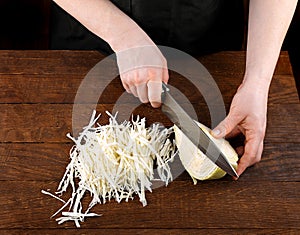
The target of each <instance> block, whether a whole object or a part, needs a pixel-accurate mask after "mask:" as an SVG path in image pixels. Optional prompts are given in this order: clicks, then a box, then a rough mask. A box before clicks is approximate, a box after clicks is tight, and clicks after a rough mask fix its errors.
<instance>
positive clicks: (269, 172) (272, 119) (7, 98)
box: [0, 51, 300, 234]
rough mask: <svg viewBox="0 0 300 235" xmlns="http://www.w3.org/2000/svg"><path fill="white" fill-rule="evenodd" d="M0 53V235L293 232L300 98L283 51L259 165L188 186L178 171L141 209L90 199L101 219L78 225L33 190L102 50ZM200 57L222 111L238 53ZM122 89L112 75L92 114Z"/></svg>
mask: <svg viewBox="0 0 300 235" xmlns="http://www.w3.org/2000/svg"><path fill="white" fill-rule="evenodd" d="M0 58H1V64H0V89H1V93H0V120H1V122H0V123H1V124H0V125H1V131H0V190H1V193H0V208H1V209H2V213H1V214H0V234H74V233H77V232H78V233H82V234H101V233H102V234H115V233H116V234H158V233H164V234H299V231H300V158H299V156H300V145H299V144H300V137H299V131H300V127H299V123H300V122H299V121H300V105H299V99H298V96H297V93H296V88H295V83H294V79H293V76H292V72H291V67H290V64H289V59H288V55H287V53H285V52H283V53H282V54H281V56H280V60H279V63H278V66H277V68H276V72H275V75H274V79H273V82H272V85H271V88H270V97H269V109H268V110H269V111H268V126H267V133H266V138H265V148H264V152H263V158H262V161H261V162H260V163H259V164H257V165H256V166H254V167H251V168H249V169H248V170H247V171H246V172H245V173H244V174H243V175H242V177H241V178H240V179H239V180H238V181H233V180H232V179H231V178H230V177H228V176H226V177H225V178H223V179H221V180H216V181H207V182H199V183H198V184H197V185H193V183H192V181H191V179H190V177H189V176H188V174H187V173H186V172H184V173H183V174H181V175H180V176H179V177H178V178H177V179H176V180H175V181H174V182H172V183H171V184H170V185H169V186H168V187H162V188H158V189H155V190H154V191H153V193H148V192H147V194H146V197H147V199H148V206H146V207H142V205H141V204H140V202H139V201H138V200H133V201H130V202H128V203H125V202H122V203H121V204H118V203H116V202H110V203H107V204H105V205H97V206H96V207H95V208H94V209H93V212H96V213H100V214H103V216H101V217H98V218H89V219H87V220H86V221H85V222H84V223H82V224H81V225H82V228H81V229H80V230H78V229H75V226H74V224H73V223H65V224H63V225H57V223H56V222H55V220H54V219H50V216H51V215H52V214H53V213H54V212H55V211H56V210H57V209H58V208H60V206H61V203H60V202H59V201H57V200H55V199H53V198H51V197H49V196H46V195H43V194H41V190H42V189H51V191H52V192H54V191H55V190H56V188H57V186H58V183H59V181H60V179H61V177H62V175H63V173H64V171H65V167H66V165H67V164H68V161H69V156H68V152H69V150H70V148H71V146H72V143H71V141H70V140H69V139H68V138H66V133H68V132H72V108H73V102H74V98H75V95H76V92H77V89H78V87H79V85H80V83H81V81H82V79H83V78H84V77H85V75H86V74H87V72H88V71H89V70H90V69H91V68H92V67H93V66H94V65H95V64H97V62H99V61H100V60H101V59H102V58H103V57H102V56H101V55H100V54H99V53H98V52H79V51H77V52H76V51H1V52H0ZM199 59H200V61H201V62H202V63H203V64H204V65H205V66H206V68H207V69H208V70H209V71H210V73H211V74H212V75H213V77H214V78H215V80H216V82H217V84H218V85H219V88H220V91H221V92H222V94H223V98H224V101H225V104H226V108H228V107H229V104H230V100H231V98H232V96H233V94H234V91H235V90H236V89H237V87H238V85H239V84H240V82H241V80H242V78H243V71H244V60H245V54H244V53H243V52H224V53H218V54H214V55H210V56H205V57H202V58H199ZM107 69H108V70H109V69H112V70H113V69H115V68H107ZM171 77H172V79H171V81H170V83H171V84H172V85H174V86H177V87H178V89H181V90H182V92H183V93H184V94H186V95H187V96H188V97H189V98H190V100H191V103H193V104H194V107H195V108H196V110H197V114H198V116H199V118H200V117H201V118H200V120H201V121H202V122H204V123H206V124H209V123H210V121H209V120H210V118H209V113H208V110H207V108H206V106H205V103H204V101H203V99H202V98H201V97H199V96H198V95H197V92H193V90H191V89H193V87H191V86H190V84H188V83H187V82H186V81H184V79H183V78H182V77H181V76H180V75H178V74H176V73H171ZM184 82H186V83H184ZM182 84H185V85H184V86H183V85H182ZM122 92H123V89H122V86H121V84H120V81H119V80H118V79H117V78H116V79H114V80H113V81H112V82H111V83H110V85H109V86H108V87H107V89H105V91H104V92H103V94H102V96H101V98H100V100H99V104H98V105H97V111H98V112H101V113H104V111H105V110H110V111H111V110H112V109H113V106H114V102H115V101H116V100H117V98H118V97H119V96H120V95H121V94H122ZM88 95H89V94H87V97H88ZM123 103H124V105H125V107H127V106H128V107H129V108H130V107H131V106H132V105H134V104H136V99H135V98H132V97H130V96H126V97H125V98H124V100H123ZM82 105H84V104H82ZM126 105H127V106H126ZM200 110H201V112H200ZM134 113H135V114H140V115H142V116H146V118H147V120H148V123H153V122H156V121H160V122H162V123H163V124H165V125H171V123H170V122H169V121H168V120H167V119H166V118H164V117H163V115H162V114H161V112H160V110H153V109H152V108H150V107H149V105H139V107H137V108H136V109H135V110H134ZM73 118H74V117H73ZM106 118H107V116H105V115H103V117H102V119H101V120H100V122H104V123H105V122H106ZM124 118H125V116H124ZM234 141H235V140H233V142H232V143H233V144H234ZM237 142H238V140H237ZM86 199H87V201H89V198H88V196H87V198H86Z"/></svg>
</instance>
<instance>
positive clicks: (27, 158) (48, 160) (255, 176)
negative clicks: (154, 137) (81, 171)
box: [0, 143, 300, 182]
mask: <svg viewBox="0 0 300 235" xmlns="http://www.w3.org/2000/svg"><path fill="white" fill-rule="evenodd" d="M72 145H73V144H72V143H66V144H62V143H39V144H37V143H30V144H29V143H26V144H25V143H6V144H0V179H1V180H2V181H9V180H14V181H33V180H35V181H56V182H59V181H60V180H61V178H62V176H63V174H64V172H65V168H66V166H67V164H68V163H69V150H70V149H71V147H72ZM282 152H284V154H282ZM299 156H300V144H299V143H277V144H266V145H265V148H264V152H263V156H262V160H261V162H260V163H258V164H257V165H255V166H254V167H251V168H249V169H247V173H246V174H244V175H243V176H242V177H241V178H240V179H239V181H245V182H250V181H257V182H260V181H285V182H289V181H300V159H299ZM177 166H179V167H182V166H181V164H177V163H176V164H175V165H173V164H172V165H171V168H172V169H179V168H176V167H177ZM37 176H38V177H37ZM222 180H225V181H231V180H232V179H231V178H230V177H229V176H228V177H225V178H223V179H222ZM176 181H189V182H190V181H191V178H190V176H189V175H188V174H187V173H186V172H185V173H183V174H181V175H180V176H179V177H178V178H176Z"/></svg>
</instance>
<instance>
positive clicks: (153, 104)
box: [151, 102, 161, 108]
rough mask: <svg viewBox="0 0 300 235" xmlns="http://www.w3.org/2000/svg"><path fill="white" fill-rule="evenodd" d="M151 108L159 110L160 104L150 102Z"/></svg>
mask: <svg viewBox="0 0 300 235" xmlns="http://www.w3.org/2000/svg"><path fill="white" fill-rule="evenodd" d="M151 105H152V107H153V108H159V107H160V105H161V103H160V102H151Z"/></svg>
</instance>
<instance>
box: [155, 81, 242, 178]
mask: <svg viewBox="0 0 300 235" xmlns="http://www.w3.org/2000/svg"><path fill="white" fill-rule="evenodd" d="M161 100H162V106H161V110H162V112H163V113H164V114H165V115H166V116H167V117H168V118H169V119H170V120H171V121H172V122H173V123H174V124H175V125H176V126H178V127H179V128H180V129H181V131H182V132H183V133H184V134H185V135H186V136H187V137H188V138H189V139H190V140H191V141H192V143H193V144H194V145H195V146H196V147H198V148H199V149H200V150H201V151H202V152H203V153H204V154H205V155H206V156H207V157H208V158H209V159H210V160H211V161H212V162H213V163H215V164H216V165H217V166H218V167H220V168H221V169H222V170H224V171H225V172H226V173H228V174H229V175H231V176H234V177H239V176H238V174H237V173H236V171H235V169H234V168H233V166H232V165H231V164H230V163H229V162H228V160H227V158H226V157H225V156H224V154H223V153H222V152H221V150H220V149H219V148H218V147H217V145H216V144H215V143H214V142H213V141H212V140H211V139H210V138H209V137H208V136H207V134H206V133H205V132H204V131H203V130H202V129H201V128H200V127H199V126H198V125H197V124H196V122H195V121H194V120H193V119H192V118H191V117H190V116H189V115H188V114H187V113H186V112H185V110H184V109H183V108H182V107H181V106H180V105H179V104H178V103H177V101H176V100H175V99H174V98H173V97H172V95H171V94H170V92H169V88H168V87H167V85H166V84H164V83H163V84H162V95H161Z"/></svg>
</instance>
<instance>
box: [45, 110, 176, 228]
mask: <svg viewBox="0 0 300 235" xmlns="http://www.w3.org/2000/svg"><path fill="white" fill-rule="evenodd" d="M107 114H108V115H109V117H110V118H109V124H108V125H99V124H98V123H97V124H96V122H97V120H98V119H99V117H100V115H99V116H97V117H96V112H95V111H94V112H93V114H92V118H91V120H90V123H89V125H88V126H87V127H85V128H84V129H83V132H82V133H81V134H80V135H79V137H78V138H77V139H75V138H73V137H71V135H70V134H68V135H67V136H68V137H69V138H70V139H72V140H73V141H74V143H75V145H74V146H73V147H72V148H71V150H70V158H71V161H70V163H69V165H68V166H67V168H66V172H65V174H64V176H63V178H62V180H61V182H60V184H59V186H58V192H56V194H58V195H62V194H63V193H64V192H66V190H67V188H68V187H69V186H71V187H72V191H73V192H72V196H71V198H70V199H69V200H68V201H64V200H62V199H61V198H60V197H57V196H55V195H53V194H51V193H49V192H47V191H44V190H42V192H43V193H44V194H48V195H51V196H53V197H55V198H57V199H58V200H60V201H62V202H63V203H64V205H63V206H62V207H61V208H60V209H59V210H58V211H57V212H56V213H55V214H54V215H53V216H56V215H57V214H59V213H60V212H61V211H63V210H64V209H65V208H66V207H68V208H69V210H68V211H64V212H62V216H61V217H59V218H57V219H56V220H57V221H58V223H59V224H61V223H64V222H66V221H70V220H71V221H74V222H75V224H76V226H77V227H80V223H79V222H82V221H83V220H84V218H85V217H90V216H99V215H98V214H95V213H89V211H90V209H91V208H92V207H93V206H94V205H96V204H98V203H100V204H101V203H105V202H106V201H109V200H111V199H115V200H116V201H117V202H121V201H122V200H125V201H126V202H127V201H128V200H129V199H133V198H134V195H135V194H137V195H138V196H139V199H140V201H141V203H142V204H143V206H146V205H147V201H146V197H145V190H149V191H151V185H152V183H151V182H152V181H153V180H155V179H154V165H155V163H156V164H157V173H158V174H157V175H158V176H159V179H160V180H161V181H163V182H164V183H165V184H166V185H167V184H168V183H169V182H170V181H172V174H171V170H170V166H169V162H172V161H173V159H174V156H175V154H176V153H175V142H174V141H171V140H170V138H169V136H170V134H171V133H172V132H173V128H169V129H168V128H163V129H162V128H160V125H159V124H154V125H152V126H151V127H148V128H146V124H145V118H143V119H140V118H139V117H138V116H137V118H136V120H132V121H131V122H129V121H124V122H123V123H120V124H119V123H118V122H117V120H116V115H115V116H112V115H111V114H110V113H108V112H107ZM75 178H78V179H79V183H76V182H75ZM86 192H88V193H89V194H90V195H91V197H92V200H91V202H90V204H89V206H88V208H87V209H86V210H85V212H83V208H82V204H81V200H82V198H83V197H84V195H85V193H86ZM53 216H52V217H53Z"/></svg>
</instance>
